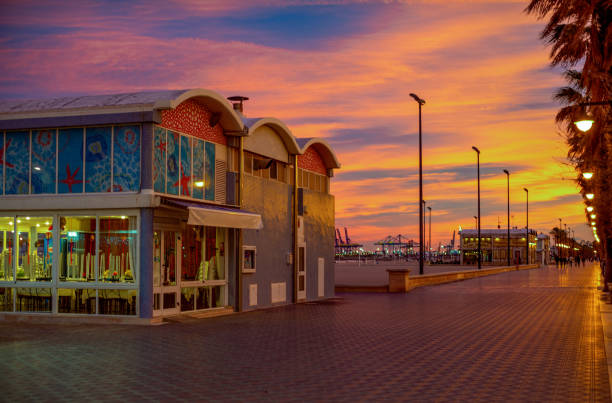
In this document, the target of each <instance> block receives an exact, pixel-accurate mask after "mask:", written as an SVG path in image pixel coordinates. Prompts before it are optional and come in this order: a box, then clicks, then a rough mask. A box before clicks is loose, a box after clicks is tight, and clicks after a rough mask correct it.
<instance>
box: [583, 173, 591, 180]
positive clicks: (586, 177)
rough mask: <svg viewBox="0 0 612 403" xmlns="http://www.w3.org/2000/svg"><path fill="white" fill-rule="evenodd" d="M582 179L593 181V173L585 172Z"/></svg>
mask: <svg viewBox="0 0 612 403" xmlns="http://www.w3.org/2000/svg"><path fill="white" fill-rule="evenodd" d="M582 177H583V178H584V179H591V178H592V177H593V172H583V173H582Z"/></svg>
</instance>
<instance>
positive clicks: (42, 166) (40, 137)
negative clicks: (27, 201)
mask: <svg viewBox="0 0 612 403" xmlns="http://www.w3.org/2000/svg"><path fill="white" fill-rule="evenodd" d="M56 151H57V150H56V130H55V129H53V130H38V131H35V132H33V133H32V193H33V194H38V193H55V163H56V160H55V157H56Z"/></svg>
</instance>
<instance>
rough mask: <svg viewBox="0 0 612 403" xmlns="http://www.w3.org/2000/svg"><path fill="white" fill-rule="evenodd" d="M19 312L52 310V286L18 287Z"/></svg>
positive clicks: (16, 290) (16, 291)
mask: <svg viewBox="0 0 612 403" xmlns="http://www.w3.org/2000/svg"><path fill="white" fill-rule="evenodd" d="M15 293H16V296H17V312H51V310H52V305H51V300H52V298H51V289H50V288H16V289H15Z"/></svg>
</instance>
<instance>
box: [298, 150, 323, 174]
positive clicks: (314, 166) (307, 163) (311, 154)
mask: <svg viewBox="0 0 612 403" xmlns="http://www.w3.org/2000/svg"><path fill="white" fill-rule="evenodd" d="M298 167H299V168H302V169H306V170H308V171H312V172H316V173H318V174H321V175H326V174H327V169H326V168H325V163H324V162H323V159H322V158H321V156H320V155H319V153H318V152H317V150H315V149H314V147H308V148H307V149H306V152H305V153H304V154H303V155H298Z"/></svg>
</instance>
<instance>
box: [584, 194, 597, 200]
mask: <svg viewBox="0 0 612 403" xmlns="http://www.w3.org/2000/svg"><path fill="white" fill-rule="evenodd" d="M584 196H585V197H586V198H587V199H589V200H593V197H595V195H594V194H593V193H587V194H585V195H584Z"/></svg>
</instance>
